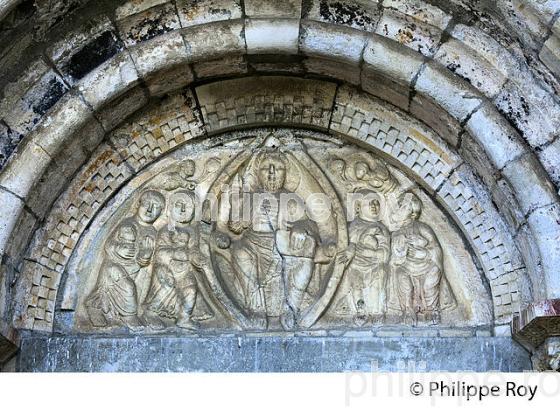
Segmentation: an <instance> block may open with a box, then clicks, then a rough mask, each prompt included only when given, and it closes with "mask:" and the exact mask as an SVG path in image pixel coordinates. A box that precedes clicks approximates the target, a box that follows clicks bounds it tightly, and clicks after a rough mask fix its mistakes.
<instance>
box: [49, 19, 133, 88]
mask: <svg viewBox="0 0 560 410" xmlns="http://www.w3.org/2000/svg"><path fill="white" fill-rule="evenodd" d="M123 48H124V44H123V42H122V41H121V40H120V38H119V36H118V34H117V30H116V28H115V27H114V26H113V24H112V23H111V21H110V20H109V18H108V17H100V18H96V19H92V20H90V21H88V22H87V23H86V24H84V25H83V26H82V27H80V28H79V29H77V30H75V31H73V32H71V33H69V34H68V35H67V36H65V37H64V38H62V39H61V40H59V41H58V42H56V43H55V44H53V45H52V46H51V47H50V48H49V49H48V50H47V55H48V56H49V58H50V59H51V60H52V61H53V63H54V64H55V65H56V67H57V68H58V70H59V71H60V72H61V73H62V75H63V76H64V79H65V80H66V81H67V82H68V83H69V84H72V85H74V84H75V83H76V82H77V81H79V80H80V79H82V78H83V77H84V76H85V75H86V74H87V73H89V72H90V71H91V70H93V69H95V68H96V67H98V66H100V65H101V64H102V63H104V62H105V61H107V60H109V59H110V58H111V57H113V56H114V55H115V54H118V53H120V52H121V51H122V50H123Z"/></svg>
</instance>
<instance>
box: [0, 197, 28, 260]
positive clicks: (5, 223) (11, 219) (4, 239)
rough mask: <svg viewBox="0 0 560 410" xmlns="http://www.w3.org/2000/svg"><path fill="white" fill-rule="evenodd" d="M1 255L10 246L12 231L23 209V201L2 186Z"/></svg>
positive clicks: (0, 208)
mask: <svg viewBox="0 0 560 410" xmlns="http://www.w3.org/2000/svg"><path fill="white" fill-rule="evenodd" d="M0 203H2V206H1V207H0V255H4V253H5V251H6V250H7V249H8V247H9V246H10V239H11V235H12V231H13V229H14V227H15V226H16V223H17V222H18V220H19V216H20V214H21V212H22V211H23V201H22V200H21V199H20V198H18V197H16V196H15V195H14V194H12V193H11V192H8V191H6V190H4V189H2V188H0Z"/></svg>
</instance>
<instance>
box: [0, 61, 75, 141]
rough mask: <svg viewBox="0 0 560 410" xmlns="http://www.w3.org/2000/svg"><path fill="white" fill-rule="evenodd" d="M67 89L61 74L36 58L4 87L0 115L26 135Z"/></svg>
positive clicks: (8, 123)
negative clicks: (17, 77)
mask: <svg viewBox="0 0 560 410" xmlns="http://www.w3.org/2000/svg"><path fill="white" fill-rule="evenodd" d="M67 90H68V87H67V86H66V84H65V83H64V82H63V80H62V79H61V78H60V76H59V75H58V74H57V73H56V72H55V71H54V70H52V69H51V68H49V67H48V65H47V64H46V63H45V62H43V61H42V60H39V61H37V62H36V63H35V64H33V65H32V66H31V67H30V69H29V70H28V71H27V72H25V73H24V74H23V75H22V76H21V77H20V78H19V79H18V81H17V82H14V83H11V84H9V85H8V86H6V87H5V88H4V99H3V100H2V102H1V103H0V118H2V119H3V121H4V122H5V123H6V124H7V125H8V126H9V127H10V129H12V130H13V131H15V132H18V133H19V134H22V135H26V134H27V133H28V132H29V131H31V130H33V129H34V128H35V126H36V125H37V123H38V122H39V121H40V119H41V117H42V116H43V115H44V114H45V113H46V112H47V111H49V109H50V108H52V107H53V105H55V104H56V102H57V101H58V100H60V98H61V97H62V96H63V95H64V94H65V93H66V91H67Z"/></svg>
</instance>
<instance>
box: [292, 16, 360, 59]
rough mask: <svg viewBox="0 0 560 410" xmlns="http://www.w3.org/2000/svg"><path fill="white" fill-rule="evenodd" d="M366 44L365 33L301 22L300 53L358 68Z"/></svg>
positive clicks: (323, 24) (322, 24)
mask: <svg viewBox="0 0 560 410" xmlns="http://www.w3.org/2000/svg"><path fill="white" fill-rule="evenodd" d="M366 42H367V36H366V34H365V33H363V32H361V31H359V30H354V29H351V28H346V27H337V26H333V25H328V24H325V23H317V22H311V21H302V23H301V32H300V39H299V50H300V53H301V54H303V55H305V56H307V57H318V58H324V59H328V60H334V61H339V62H343V63H346V64H349V65H354V66H359V65H360V63H361V61H362V53H363V51H364V48H365V45H366Z"/></svg>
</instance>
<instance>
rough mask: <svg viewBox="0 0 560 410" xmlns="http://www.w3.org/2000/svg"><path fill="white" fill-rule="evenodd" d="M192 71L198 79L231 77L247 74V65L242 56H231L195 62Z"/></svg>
mask: <svg viewBox="0 0 560 410" xmlns="http://www.w3.org/2000/svg"><path fill="white" fill-rule="evenodd" d="M193 71H194V73H195V75H196V78H198V79H206V78H212V77H232V76H237V75H243V74H247V72H248V65H247V61H246V59H245V57H244V56H233V57H226V58H224V59H221V60H211V61H204V62H201V63H196V64H194V65H193Z"/></svg>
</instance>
